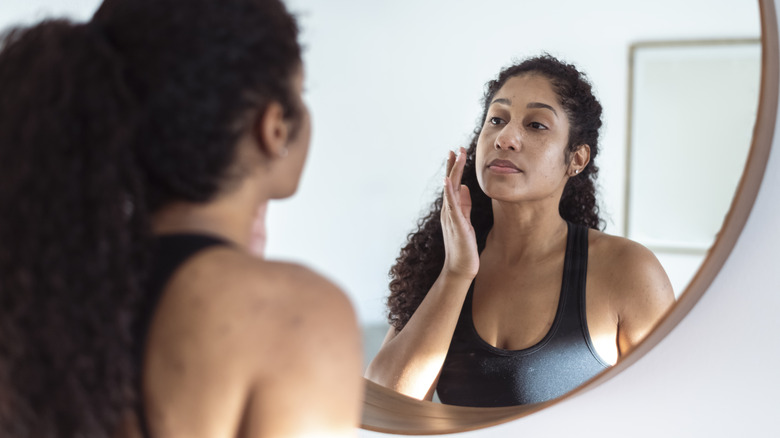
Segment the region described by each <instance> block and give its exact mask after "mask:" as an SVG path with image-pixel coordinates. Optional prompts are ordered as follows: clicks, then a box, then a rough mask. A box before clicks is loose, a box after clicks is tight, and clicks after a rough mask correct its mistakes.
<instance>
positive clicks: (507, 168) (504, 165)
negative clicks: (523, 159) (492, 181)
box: [487, 159, 522, 173]
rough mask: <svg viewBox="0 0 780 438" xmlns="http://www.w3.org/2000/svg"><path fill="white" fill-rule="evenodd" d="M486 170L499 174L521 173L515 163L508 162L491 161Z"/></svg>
mask: <svg viewBox="0 0 780 438" xmlns="http://www.w3.org/2000/svg"><path fill="white" fill-rule="evenodd" d="M487 167H488V169H490V170H492V171H495V172H500V173H518V172H522V171H521V170H520V168H519V167H517V165H515V163H513V162H511V161H509V160H499V159H496V160H493V161H491V162H490V163H488V165H487Z"/></svg>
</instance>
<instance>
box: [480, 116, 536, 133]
mask: <svg viewBox="0 0 780 438" xmlns="http://www.w3.org/2000/svg"><path fill="white" fill-rule="evenodd" d="M488 122H489V123H490V124H491V125H493V126H495V125H499V124H501V123H505V122H504V120H502V119H501V118H500V117H491V118H489V119H488ZM528 126H530V127H531V128H533V129H536V130H540V131H541V130H547V129H550V128H548V127H547V126H545V125H543V124H541V123H539V122H531V123H529V124H528Z"/></svg>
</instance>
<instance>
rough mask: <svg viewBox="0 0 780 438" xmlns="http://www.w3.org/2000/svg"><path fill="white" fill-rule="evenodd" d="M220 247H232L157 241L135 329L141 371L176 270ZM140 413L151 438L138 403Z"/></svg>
mask: <svg viewBox="0 0 780 438" xmlns="http://www.w3.org/2000/svg"><path fill="white" fill-rule="evenodd" d="M217 245H230V243H228V242H227V241H225V240H222V239H219V238H217V237H212V236H207V235H203V234H166V235H162V236H158V237H157V238H156V239H155V241H154V247H153V252H152V269H151V271H150V273H149V277H148V278H147V281H146V294H145V299H144V302H143V303H142V306H141V313H140V315H139V318H138V325H137V326H136V336H137V338H136V339H141V340H142V341H141V342H140V343H139V351H137V353H136V357H137V358H138V359H137V360H138V362H137V364H138V365H137V366H138V367H139V368H138V369H139V370H143V358H144V351H145V347H146V337H147V335H148V333H149V325H150V324H151V322H152V317H153V316H154V312H155V310H156V309H157V305H158V304H159V302H160V298H161V297H162V293H163V290H165V286H167V284H168V281H169V280H170V279H171V277H172V276H173V274H174V273H175V272H176V270H177V269H179V267H180V266H181V265H183V264H184V262H186V261H187V260H188V259H189V258H190V257H192V256H194V255H195V254H196V253H198V252H200V251H202V250H204V249H206V248H209V247H212V246H217ZM142 393H143V392H142V391H140V392H139V394H142ZM137 413H138V420H139V421H138V422H139V426H140V428H141V434H142V435H143V436H144V437H145V438H151V434H150V433H149V424H148V423H147V419H146V412H145V410H144V406H143V403H142V401H141V400H139V403H138V407H137Z"/></svg>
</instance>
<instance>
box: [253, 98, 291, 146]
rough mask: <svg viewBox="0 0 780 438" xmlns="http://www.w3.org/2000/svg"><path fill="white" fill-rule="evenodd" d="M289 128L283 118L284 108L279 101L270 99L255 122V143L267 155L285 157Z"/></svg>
mask: <svg viewBox="0 0 780 438" xmlns="http://www.w3.org/2000/svg"><path fill="white" fill-rule="evenodd" d="M289 130H290V127H289V123H286V121H285V119H284V108H283V107H282V105H281V104H280V103H279V102H275V101H272V102H271V103H269V104H268V106H266V108H265V110H263V112H262V113H261V114H260V117H259V118H258V120H257V122H256V124H255V136H256V140H257V144H258V145H259V146H260V148H261V150H262V152H263V153H264V154H265V155H267V156H269V157H272V158H282V157H285V156H286V155H287V141H288V137H289V135H290V132H289Z"/></svg>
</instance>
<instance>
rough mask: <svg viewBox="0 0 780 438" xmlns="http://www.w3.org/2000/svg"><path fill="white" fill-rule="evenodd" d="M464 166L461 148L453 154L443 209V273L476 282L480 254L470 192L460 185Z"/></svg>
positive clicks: (447, 175)
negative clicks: (468, 278) (472, 215)
mask: <svg viewBox="0 0 780 438" xmlns="http://www.w3.org/2000/svg"><path fill="white" fill-rule="evenodd" d="M465 166H466V150H465V149H463V148H460V150H459V152H458V155H457V156H456V155H455V154H454V153H453V152H452V151H450V153H449V157H448V158H447V174H446V176H445V177H444V202H443V203H442V208H441V228H442V234H443V235H444V253H445V256H444V271H443V273H447V274H449V275H455V276H458V277H470V278H472V279H473V278H474V277H476V276H477V271H478V270H479V251H478V250H477V238H476V234H475V233H474V227H473V226H472V225H471V194H470V193H469V188H468V187H466V186H465V185H463V184H461V183H460V180H461V178H462V177H463V169H464V167H465Z"/></svg>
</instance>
